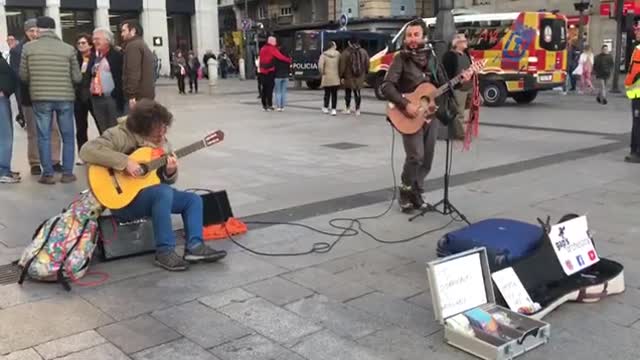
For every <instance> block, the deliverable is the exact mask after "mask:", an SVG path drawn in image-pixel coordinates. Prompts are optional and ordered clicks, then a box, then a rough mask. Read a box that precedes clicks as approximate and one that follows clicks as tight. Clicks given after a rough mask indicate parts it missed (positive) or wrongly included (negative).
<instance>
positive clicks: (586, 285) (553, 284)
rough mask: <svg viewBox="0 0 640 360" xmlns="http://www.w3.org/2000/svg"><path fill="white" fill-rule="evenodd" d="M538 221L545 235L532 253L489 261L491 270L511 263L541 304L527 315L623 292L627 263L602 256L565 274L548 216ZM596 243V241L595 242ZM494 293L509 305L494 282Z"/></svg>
mask: <svg viewBox="0 0 640 360" xmlns="http://www.w3.org/2000/svg"><path fill="white" fill-rule="evenodd" d="M575 217H578V215H575V214H569V215H565V216H564V217H562V218H561V219H560V221H559V223H562V222H565V221H568V220H570V219H572V218H575ZM538 222H539V223H540V225H541V226H542V228H543V230H544V234H545V235H544V236H543V237H542V238H541V241H540V242H539V245H538V246H537V247H536V248H535V249H534V250H533V251H532V252H531V254H530V255H528V256H526V257H523V258H521V259H519V260H516V261H513V262H511V263H508V262H490V264H489V267H490V270H491V273H494V272H496V271H499V270H502V269H504V268H507V267H512V268H513V270H514V271H515V273H516V274H517V275H518V277H519V278H520V281H521V282H522V285H523V286H524V288H525V289H526V290H527V292H528V293H529V296H530V297H531V299H532V300H533V301H534V302H536V303H538V304H540V306H541V308H540V309H539V310H538V311H536V312H534V313H530V314H524V315H527V316H529V317H531V318H533V319H537V320H540V319H542V318H543V317H544V316H546V315H547V314H549V313H550V312H551V311H553V310H554V309H556V308H557V307H558V306H560V305H562V304H564V303H566V302H582V303H592V302H598V301H600V300H601V299H602V298H604V297H606V296H608V295H614V294H619V293H622V292H624V290H625V284H624V267H623V266H622V264H620V263H617V262H615V261H612V260H609V259H605V258H600V261H598V262H597V263H595V264H594V265H592V266H590V267H588V268H586V269H584V270H582V271H580V272H577V273H575V274H573V275H570V276H568V275H566V273H565V272H564V270H563V268H562V265H561V264H560V262H559V261H558V257H557V256H556V253H555V250H554V249H553V245H552V244H551V241H550V240H549V238H548V236H547V234H548V233H549V231H550V229H551V225H550V224H549V218H547V220H546V222H544V221H542V220H540V219H538ZM515 241H517V240H515ZM592 241H593V239H592ZM596 245H597V244H595V241H594V246H596ZM596 250H597V246H596ZM494 293H495V296H496V303H497V304H499V305H502V306H504V307H507V308H508V305H507V303H506V301H505V300H504V298H503V297H502V294H501V293H500V291H499V289H498V288H497V287H496V285H495V283H494Z"/></svg>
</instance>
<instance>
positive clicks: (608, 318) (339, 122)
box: [0, 79, 640, 360]
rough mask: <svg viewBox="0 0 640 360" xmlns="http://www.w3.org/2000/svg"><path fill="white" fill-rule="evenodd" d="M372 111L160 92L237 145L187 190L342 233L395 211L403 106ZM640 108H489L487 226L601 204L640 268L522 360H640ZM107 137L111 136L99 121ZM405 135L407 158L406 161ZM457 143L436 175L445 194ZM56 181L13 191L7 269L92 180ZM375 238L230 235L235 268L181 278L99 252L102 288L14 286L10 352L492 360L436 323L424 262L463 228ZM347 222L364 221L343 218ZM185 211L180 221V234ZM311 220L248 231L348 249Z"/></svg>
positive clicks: (616, 103)
mask: <svg viewBox="0 0 640 360" xmlns="http://www.w3.org/2000/svg"><path fill="white" fill-rule="evenodd" d="M365 93H366V95H365V98H364V100H363V112H364V113H363V115H362V116H361V117H355V116H353V115H352V116H346V115H339V116H336V117H330V116H326V115H323V114H322V113H321V112H320V107H321V97H322V94H321V92H317V91H309V90H292V91H290V93H289V101H290V106H289V107H288V108H287V109H286V110H285V112H283V113H265V112H263V111H262V110H261V106H259V105H258V100H257V99H256V86H255V82H253V81H247V82H241V81H239V80H236V79H230V80H226V81H222V82H220V83H219V86H218V89H217V94H216V95H215V96H208V95H207V94H200V95H187V96H179V95H177V90H176V89H175V87H174V86H169V85H163V86H161V87H160V88H159V100H160V101H162V102H164V103H165V104H167V105H168V106H169V107H170V109H171V110H172V111H173V113H174V115H175V118H176V119H175V123H174V125H173V127H172V130H171V132H170V135H171V138H172V142H173V143H174V145H175V146H180V145H183V144H184V145H186V144H188V143H190V142H192V141H194V140H197V138H198V137H199V136H203V134H204V133H206V131H208V130H211V129H223V130H224V131H225V132H226V138H225V141H224V142H223V143H221V144H218V145H216V146H215V147H214V148H211V149H208V150H204V151H201V152H198V153H196V154H193V155H191V156H190V157H188V158H185V159H183V160H182V161H181V168H180V169H181V170H180V172H181V174H180V180H179V182H178V184H177V186H178V187H179V188H183V189H184V188H193V187H198V188H207V189H225V190H227V192H228V193H229V197H230V200H231V202H232V206H233V210H234V214H235V215H236V216H237V217H239V218H241V219H243V220H245V221H268V222H299V223H302V224H306V225H310V226H314V227H316V228H319V229H322V230H325V231H329V232H332V233H339V232H340V231H339V230H337V229H334V228H331V227H330V226H329V225H328V223H329V221H330V220H331V219H334V218H356V217H372V216H376V215H379V214H382V213H385V210H387V209H388V207H389V202H390V200H391V196H392V192H391V191H390V190H391V188H392V186H393V183H394V177H393V173H392V171H391V170H392V160H393V169H394V173H395V175H396V176H399V173H400V170H401V166H402V161H403V154H404V152H403V150H402V144H401V140H400V137H399V136H395V137H393V136H392V132H391V130H390V128H389V126H388V124H386V122H385V121H384V117H383V115H382V114H383V110H384V103H383V102H380V101H377V100H375V99H374V97H373V96H372V93H371V92H370V91H366V92H365ZM629 110H630V105H629V103H628V101H627V100H626V99H624V98H622V97H613V98H612V99H611V100H610V103H609V105H608V106H607V107H604V106H601V105H599V104H597V103H596V101H595V99H593V98H591V97H578V96H572V95H569V96H561V95H559V94H558V93H546V94H541V95H540V96H539V98H538V99H537V100H536V101H535V102H534V103H533V104H531V105H529V106H518V105H516V104H515V103H508V104H507V105H506V106H504V107H502V108H497V109H492V108H482V113H481V126H480V137H479V138H478V139H475V140H474V142H473V144H472V149H471V150H470V151H467V152H463V151H461V149H460V147H459V146H458V145H456V148H455V150H454V159H453V176H452V187H451V189H450V190H451V194H450V196H451V201H452V202H453V203H454V204H455V205H456V206H457V207H458V208H459V209H460V210H461V211H462V212H463V213H464V214H465V215H466V216H467V217H468V218H469V220H470V221H472V222H474V221H478V220H482V219H486V218H490V217H497V216H501V217H509V218H514V219H520V220H524V221H528V222H533V223H535V221H536V218H537V217H546V216H547V215H549V216H551V217H552V219H553V220H557V219H559V217H560V216H562V215H563V214H565V213H569V212H577V213H583V214H587V216H588V219H589V224H590V227H591V229H592V230H593V232H594V236H595V239H596V245H597V249H598V252H599V255H600V256H602V257H608V258H612V259H615V260H617V261H620V262H622V263H623V264H624V265H625V277H626V286H627V289H626V292H625V293H624V294H621V295H616V296H611V297H608V298H606V299H604V300H603V301H601V302H599V303H596V304H574V303H567V304H564V305H562V306H561V307H560V308H558V309H557V310H555V311H554V312H552V313H551V314H550V315H548V316H547V317H545V319H544V320H545V321H547V322H549V323H550V324H551V333H552V335H551V341H550V342H549V343H548V344H547V345H545V346H544V347H541V348H538V349H536V350H534V351H532V352H530V353H528V354H527V355H525V356H523V357H522V359H540V360H542V359H629V360H631V359H633V360H635V359H638V353H639V351H640V345H638V344H640V341H639V340H640V322H639V321H638V320H640V290H639V288H640V248H639V247H638V246H637V244H636V243H635V241H636V236H637V235H638V233H640V227H639V225H638V220H637V219H638V213H639V212H638V211H639V210H640V180H638V179H640V166H638V165H632V164H627V163H625V162H623V161H622V160H623V158H624V155H625V154H626V153H627V151H628V141H629V139H628V137H629V135H628V133H629V131H630V126H631V119H630V111H629ZM91 131H92V136H95V129H91ZM16 134H17V135H16V141H15V151H14V152H15V156H14V164H15V167H16V169H17V170H19V171H21V172H22V173H23V174H27V173H28V166H27V163H26V134H25V132H24V131H22V130H20V129H16ZM392 144H393V145H394V152H393V153H392ZM444 154H445V148H444V143H439V144H438V149H437V153H436V161H435V163H434V169H433V171H432V174H431V175H430V176H429V178H428V183H427V190H428V191H429V193H428V194H427V196H428V198H429V199H430V201H433V202H435V201H437V200H439V199H441V198H442V194H443V184H442V175H443V172H444V171H443V170H444ZM83 170H84V169H83V168H81V167H78V168H77V175H79V177H80V180H79V181H78V182H77V183H76V184H71V185H62V184H58V185H55V186H54V187H46V186H43V185H40V184H38V183H37V182H36V180H37V179H36V178H32V177H29V176H27V175H24V176H23V177H25V180H24V181H23V183H21V184H19V185H14V186H3V187H0V198H1V199H2V206H1V207H0V265H3V264H8V263H10V262H11V261H13V260H15V259H17V258H18V257H19V255H20V253H21V252H22V250H23V249H24V247H25V245H26V244H28V242H29V239H30V237H31V235H32V233H33V231H34V229H35V227H36V226H37V225H38V224H39V223H40V222H41V221H42V220H43V219H45V218H47V217H50V216H52V215H54V214H55V213H56V212H57V211H59V209H61V208H62V207H64V206H65V205H66V204H67V203H69V202H70V201H71V200H72V199H73V197H74V194H76V193H77V192H78V191H80V190H83V189H85V188H86V180H85V176H84V174H83ZM361 223H362V227H363V228H364V230H366V231H367V232H369V233H371V234H373V235H374V236H375V237H377V238H378V239H381V240H384V241H387V242H392V241H396V240H400V239H404V238H409V237H413V236H416V235H419V234H421V233H425V232H428V234H427V235H424V236H421V237H418V238H417V239H415V240H414V241H410V242H405V243H398V244H391V243H383V242H377V241H374V240H373V239H372V238H371V237H369V236H367V235H366V234H364V233H363V232H362V231H360V233H359V234H358V235H357V236H347V237H344V238H342V239H341V240H340V241H339V242H338V243H337V244H336V245H335V246H334V247H333V248H332V250H331V251H330V252H329V253H326V254H311V255H305V256H298V257H282V256H280V257H277V256H260V255H255V254H252V253H250V252H247V251H245V250H242V249H240V248H239V247H237V246H236V245H234V244H233V243H231V242H228V241H215V242H212V243H211V244H212V245H213V246H215V247H218V248H223V249H226V250H228V251H229V256H228V257H227V258H226V259H224V260H223V261H221V262H220V263H217V264H209V265H197V266H193V267H192V268H191V269H190V270H189V271H187V272H184V273H169V272H166V271H164V270H161V269H159V268H157V267H154V266H153V265H152V257H150V256H142V257H135V258H129V259H126V260H118V261H113V262H107V263H97V264H95V265H94V266H93V269H94V270H96V271H103V272H106V273H108V274H109V279H108V281H107V282H106V283H104V284H102V285H99V286H95V287H82V286H74V288H73V290H72V291H71V292H65V291H64V290H62V288H61V287H60V286H58V285H55V284H39V283H34V282H26V283H25V284H24V285H23V286H18V285H16V284H14V283H11V284H4V285H1V284H0V358H2V359H58V358H60V359H163V360H164V359H203V360H204V359H220V360H245V359H251V360H262V359H278V360H301V359H309V360H320V359H323V360H324V359H326V360H333V359H345V360H360V359H416V360H418V359H420V360H423V359H443V360H449V359H473V357H471V356H469V355H467V354H465V353H463V352H461V351H458V350H456V349H454V348H453V347H451V346H448V345H446V344H445V343H444V342H443V332H442V327H441V325H440V324H439V323H437V322H436V321H435V320H434V312H433V307H432V303H431V294H430V292H429V288H428V281H427V276H426V270H425V263H426V262H428V261H430V260H433V259H435V258H436V254H435V248H436V242H437V240H438V239H439V238H440V237H442V235H443V234H445V233H447V232H449V231H452V230H455V229H457V228H460V227H462V226H463V224H462V223H460V222H455V221H454V222H452V219H451V218H449V217H446V216H442V215H439V214H427V215H426V216H425V217H421V218H418V219H416V220H415V221H413V222H408V221H407V216H406V215H403V214H401V213H399V211H398V209H397V204H393V207H392V208H391V210H390V211H388V212H387V213H386V214H385V215H384V216H381V217H379V218H376V219H370V220H362V221H361ZM340 224H342V225H348V222H341V223H340ZM181 226H182V225H181V222H180V219H179V218H176V219H175V227H176V228H180V227H181ZM335 240H336V237H328V236H324V235H321V234H319V233H317V232H312V231H310V230H308V229H306V228H303V227H296V226H288V225H274V226H267V225H253V224H252V225H250V230H249V232H248V233H247V234H245V235H243V236H239V237H237V241H238V242H239V243H241V244H242V245H244V246H247V247H249V248H251V249H253V250H256V251H259V252H263V253H289V252H304V251H307V250H309V249H310V248H311V247H312V246H313V245H314V244H315V243H319V242H333V241H335Z"/></svg>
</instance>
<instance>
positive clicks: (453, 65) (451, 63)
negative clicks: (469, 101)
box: [442, 50, 472, 90]
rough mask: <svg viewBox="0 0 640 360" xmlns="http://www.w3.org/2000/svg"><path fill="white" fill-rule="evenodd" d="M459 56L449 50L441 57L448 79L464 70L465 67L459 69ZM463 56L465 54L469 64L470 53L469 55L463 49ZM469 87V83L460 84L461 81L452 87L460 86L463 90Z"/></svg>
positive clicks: (457, 87)
mask: <svg viewBox="0 0 640 360" xmlns="http://www.w3.org/2000/svg"><path fill="white" fill-rule="evenodd" d="M460 56H461V55H460V54H458V53H457V52H456V51H453V50H449V51H447V53H446V54H444V56H443V57H442V65H443V66H444V69H445V71H446V72H447V77H448V78H449V79H453V78H454V77H456V76H458V74H460V73H461V72H463V71H464V70H466V69H461V68H460V64H459V61H458V60H459V58H460ZM463 56H466V57H467V58H468V59H469V64H471V63H472V60H471V55H469V52H468V51H465V54H464V55H463ZM470 87H471V84H470V83H467V84H462V83H461V84H458V85H456V86H455V87H454V89H462V88H464V89H465V90H469V88H470Z"/></svg>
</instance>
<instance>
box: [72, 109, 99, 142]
mask: <svg viewBox="0 0 640 360" xmlns="http://www.w3.org/2000/svg"><path fill="white" fill-rule="evenodd" d="M73 110H74V111H73V112H74V115H75V118H76V142H77V145H78V151H80V149H81V148H82V145H84V144H85V143H86V142H87V141H88V140H89V134H88V133H89V121H88V120H87V119H88V117H89V112H91V116H93V118H94V119H95V117H96V116H95V115H94V114H93V106H91V100H87V101H81V100H78V99H76V102H75V103H74V105H73Z"/></svg>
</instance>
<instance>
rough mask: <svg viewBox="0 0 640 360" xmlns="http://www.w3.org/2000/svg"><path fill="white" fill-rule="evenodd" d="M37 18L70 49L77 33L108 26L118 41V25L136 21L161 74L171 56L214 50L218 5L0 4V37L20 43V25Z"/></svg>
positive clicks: (67, 0)
mask: <svg viewBox="0 0 640 360" xmlns="http://www.w3.org/2000/svg"><path fill="white" fill-rule="evenodd" d="M41 15H47V16H50V17H52V18H53V19H54V20H55V21H56V24H57V28H56V30H57V32H58V35H60V36H61V37H62V39H63V40H64V41H65V42H67V43H69V44H74V43H75V38H76V36H77V35H78V34H80V33H85V32H86V33H91V32H92V31H93V29H94V28H96V27H109V28H111V30H112V31H113V32H114V34H116V38H117V39H118V41H119V38H120V36H119V32H118V25H119V24H120V23H121V22H122V21H124V20H127V19H137V20H139V21H140V23H141V24H142V27H143V28H144V39H145V41H146V42H147V44H148V45H149V47H150V48H151V49H152V50H153V51H155V53H156V55H157V56H158V58H159V59H160V60H161V61H162V69H161V74H162V75H168V74H169V71H170V66H169V64H170V59H171V53H172V52H174V51H176V50H177V49H181V50H183V51H189V50H194V51H195V52H196V54H198V55H199V57H202V55H204V53H205V52H206V50H209V49H210V50H213V51H214V52H215V53H218V51H219V48H220V46H219V32H218V4H217V3H216V0H0V34H2V35H3V36H2V43H3V45H4V46H5V47H6V43H4V41H5V39H6V35H9V34H11V35H14V36H16V37H17V38H18V39H22V37H23V35H24V31H23V24H24V22H25V21H26V20H27V19H29V18H34V17H37V16H41Z"/></svg>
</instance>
